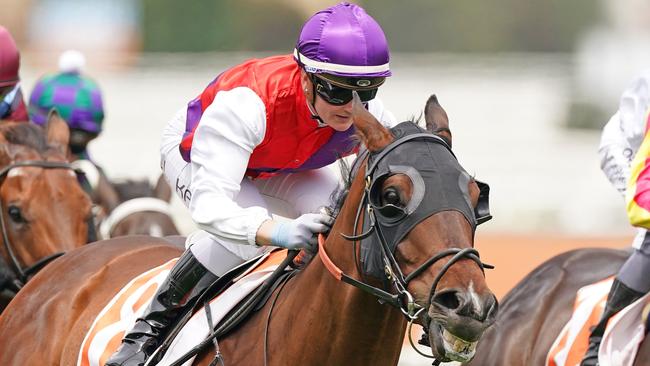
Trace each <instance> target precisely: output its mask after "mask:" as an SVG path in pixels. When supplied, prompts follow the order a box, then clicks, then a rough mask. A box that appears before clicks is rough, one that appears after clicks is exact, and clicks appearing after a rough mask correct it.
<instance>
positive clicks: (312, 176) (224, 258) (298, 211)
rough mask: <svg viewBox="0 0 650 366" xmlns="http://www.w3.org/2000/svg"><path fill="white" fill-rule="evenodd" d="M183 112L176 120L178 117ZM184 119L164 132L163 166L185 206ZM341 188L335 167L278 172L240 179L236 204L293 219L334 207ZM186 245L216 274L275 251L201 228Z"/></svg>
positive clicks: (187, 177) (188, 180)
mask: <svg viewBox="0 0 650 366" xmlns="http://www.w3.org/2000/svg"><path fill="white" fill-rule="evenodd" d="M180 117H181V116H180V113H179V115H177V116H176V117H175V118H176V119H178V118H180ZM174 122H180V121H172V123H170V124H168V126H167V128H166V129H165V131H164V132H163V140H162V146H161V167H162V170H163V173H164V176H165V178H166V179H167V182H168V183H169V184H170V186H171V187H173V188H174V191H175V192H176V194H178V195H179V197H180V198H181V200H182V201H183V203H184V204H185V206H186V207H189V202H190V199H191V192H192V190H191V184H192V182H191V181H192V176H191V165H190V164H189V163H187V162H186V161H185V160H183V158H182V157H181V155H180V152H179V149H178V147H179V144H180V141H181V138H182V135H183V130H182V127H180V126H181V124H180V123H174ZM339 184H340V176H339V174H337V172H336V170H335V169H333V167H323V168H320V169H315V170H308V171H304V172H300V173H291V174H280V175H276V176H274V177H271V178H268V179H256V180H252V179H249V178H247V177H244V179H243V180H242V181H241V190H240V192H239V195H238V196H237V197H235V199H234V200H235V202H237V204H239V205H240V206H241V207H244V208H245V207H251V206H260V207H264V208H266V209H267V210H268V211H269V213H271V214H272V215H274V216H283V217H287V218H295V217H298V216H300V215H302V214H305V213H310V212H317V211H318V209H319V208H320V207H321V206H327V205H330V196H331V194H332V192H333V191H334V190H335V189H336V188H337V187H338V185H339ZM186 246H187V247H188V248H189V249H190V250H191V251H192V254H194V256H195V257H196V259H197V260H198V261H199V262H200V263H201V264H202V265H203V266H205V267H206V268H207V269H208V270H210V271H211V272H213V273H214V274H215V275H217V276H222V275H223V274H224V273H226V272H227V271H229V270H230V269H231V268H234V267H235V266H237V265H239V264H241V263H243V262H244V261H246V260H248V259H251V258H253V257H255V256H257V255H259V254H262V253H264V252H265V251H269V250H270V249H271V247H266V246H262V247H257V246H251V245H241V244H235V243H229V242H226V240H224V239H220V238H216V237H214V236H213V235H211V234H209V233H208V232H205V231H203V230H199V231H198V232H194V233H192V234H190V235H189V236H188V238H187V241H186Z"/></svg>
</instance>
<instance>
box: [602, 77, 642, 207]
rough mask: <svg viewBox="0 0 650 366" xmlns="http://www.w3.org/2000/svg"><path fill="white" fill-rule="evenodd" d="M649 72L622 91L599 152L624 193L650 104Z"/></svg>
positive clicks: (613, 179) (607, 172) (604, 129)
mask: <svg viewBox="0 0 650 366" xmlns="http://www.w3.org/2000/svg"><path fill="white" fill-rule="evenodd" d="M649 86H650V72H646V73H645V74H644V75H643V76H641V77H639V78H637V79H636V80H634V82H633V83H632V84H631V85H630V86H629V87H628V88H627V89H626V90H625V91H624V92H623V95H622V96H621V100H620V104H619V109H618V111H617V112H616V113H615V114H614V115H613V116H612V117H611V118H610V120H609V122H607V124H606V125H605V127H604V128H603V133H602V136H601V140H600V146H599V148H598V153H599V155H600V167H601V169H602V170H603V172H604V173H605V175H606V176H607V179H609V181H610V182H611V183H612V185H613V186H614V187H615V188H616V189H617V190H618V191H619V192H621V194H623V195H625V189H626V187H627V183H628V178H629V176H630V164H631V162H632V159H633V158H634V156H635V154H636V153H637V151H638V150H639V147H640V145H641V142H642V141H643V138H644V133H645V129H646V121H645V119H644V117H645V113H646V111H647V108H648V105H649V104H650V103H649V102H650V88H649Z"/></svg>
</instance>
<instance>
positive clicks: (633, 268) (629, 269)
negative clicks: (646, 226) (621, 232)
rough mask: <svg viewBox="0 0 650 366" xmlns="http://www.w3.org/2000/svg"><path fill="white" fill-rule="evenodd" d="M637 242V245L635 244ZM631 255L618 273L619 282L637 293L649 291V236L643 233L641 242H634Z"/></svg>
mask: <svg viewBox="0 0 650 366" xmlns="http://www.w3.org/2000/svg"><path fill="white" fill-rule="evenodd" d="M637 242H638V244H637ZM633 246H634V251H633V252H632V255H630V257H629V258H628V259H627V261H626V262H625V263H624V264H623V267H621V270H620V271H619V272H618V276H617V277H618V279H619V281H621V282H623V283H624V284H625V285H626V286H627V287H629V288H631V289H633V290H635V291H638V292H648V291H650V234H649V233H645V235H644V239H643V240H639V241H637V240H635V242H634V245H633Z"/></svg>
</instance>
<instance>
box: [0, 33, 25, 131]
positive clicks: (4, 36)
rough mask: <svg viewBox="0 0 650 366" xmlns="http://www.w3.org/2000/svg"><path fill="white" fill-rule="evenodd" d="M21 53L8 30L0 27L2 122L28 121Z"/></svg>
mask: <svg viewBox="0 0 650 366" xmlns="http://www.w3.org/2000/svg"><path fill="white" fill-rule="evenodd" d="M19 68H20V52H18V48H17V47H16V42H14V39H13V38H12V37H11V34H10V33H9V31H8V30H7V29H5V28H4V27H2V26H0V120H4V121H19V122H23V121H27V108H25V102H24V101H23V93H22V90H21V88H20V77H19V76H18V69H19Z"/></svg>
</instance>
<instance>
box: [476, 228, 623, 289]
mask: <svg viewBox="0 0 650 366" xmlns="http://www.w3.org/2000/svg"><path fill="white" fill-rule="evenodd" d="M631 242H632V237H610V238H584V237H580V238H575V237H566V236H549V235H538V236H535V235H512V234H502V235H500V234H481V233H480V232H479V233H477V235H476V244H475V246H476V248H477V249H478V250H479V252H480V253H481V259H482V260H483V261H485V262H486V263H489V264H493V265H494V266H496V269H494V270H488V271H487V272H486V273H487V274H486V276H487V280H488V285H489V286H490V288H491V289H492V291H493V292H494V293H495V294H496V295H497V297H498V298H502V297H503V295H505V294H506V293H507V292H508V290H510V289H511V288H512V287H513V286H514V285H515V284H516V283H517V282H518V281H519V280H521V279H522V278H523V277H524V276H525V275H526V274H527V273H528V272H530V271H531V270H532V269H533V268H535V267H536V266H537V265H539V264H541V263H542V262H544V261H545V260H546V259H548V258H550V257H552V256H554V255H556V254H559V253H562V252H566V251H568V250H571V249H576V248H586V247H609V248H626V247H629V245H630V243H631Z"/></svg>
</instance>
